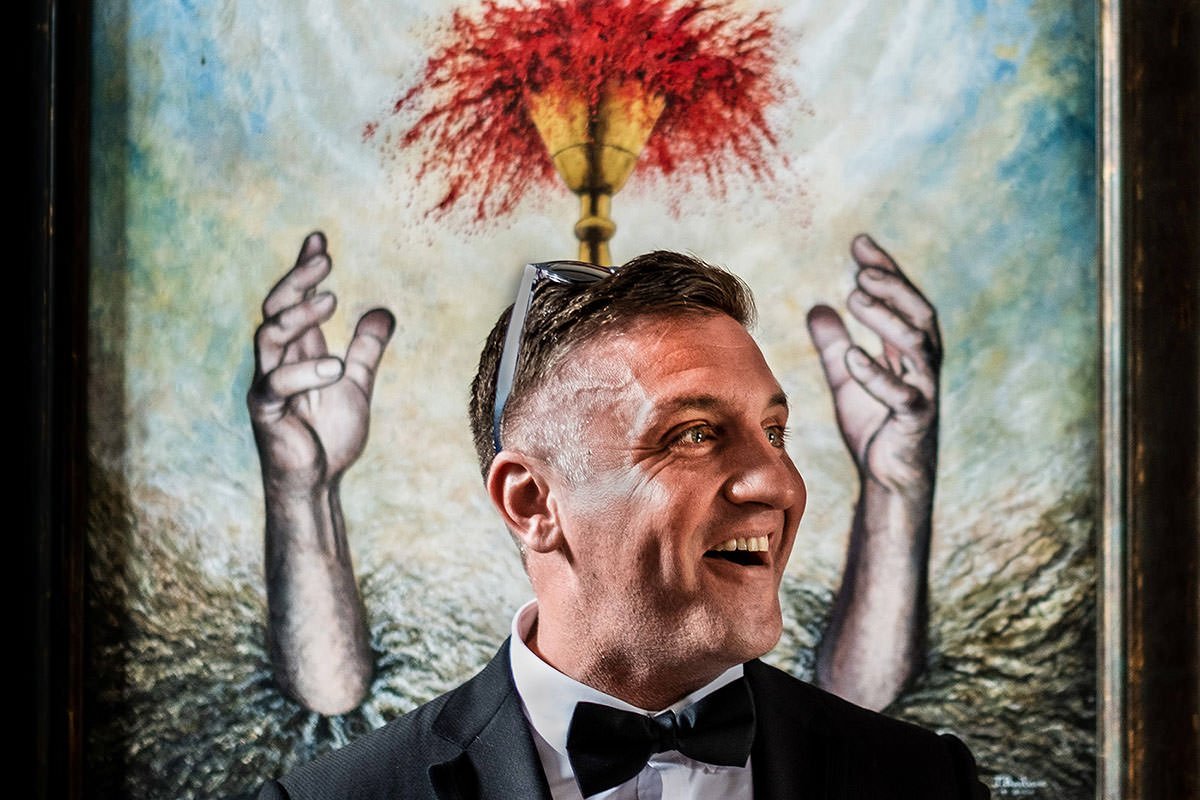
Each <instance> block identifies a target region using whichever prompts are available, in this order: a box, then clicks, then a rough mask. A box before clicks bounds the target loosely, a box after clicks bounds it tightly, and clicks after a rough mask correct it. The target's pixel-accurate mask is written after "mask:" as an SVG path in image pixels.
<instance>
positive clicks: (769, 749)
mask: <svg viewBox="0 0 1200 800" xmlns="http://www.w3.org/2000/svg"><path fill="white" fill-rule="evenodd" d="M746 680H747V682H749V684H750V690H751V691H752V692H753V693H754V713H755V719H756V723H755V732H754V747H753V750H752V751H751V756H750V758H751V760H750V763H751V765H752V766H753V768H754V798H755V800H810V799H811V800H827V798H837V797H842V796H843V793H842V788H844V786H845V779H846V770H847V769H848V767H849V764H848V763H847V754H846V753H845V751H844V748H841V747H839V746H837V745H836V744H835V741H836V740H835V739H831V738H830V737H829V736H828V735H827V733H826V732H825V726H824V725H823V724H822V722H821V717H822V716H823V711H822V708H821V705H820V703H819V702H816V701H815V694H816V692H817V690H815V689H813V688H812V687H810V686H809V685H808V684H805V683H803V682H801V681H799V680H797V679H795V678H793V677H791V676H790V675H787V674H785V673H783V672H780V671H779V670H777V669H775V668H774V667H769V666H767V665H766V664H763V663H762V662H761V661H757V660H756V661H750V662H748V663H747V664H746Z"/></svg>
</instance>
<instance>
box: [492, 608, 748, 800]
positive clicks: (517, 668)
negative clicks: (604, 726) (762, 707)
mask: <svg viewBox="0 0 1200 800" xmlns="http://www.w3.org/2000/svg"><path fill="white" fill-rule="evenodd" d="M536 619H537V602H536V601H532V600H531V601H530V602H528V603H526V604H525V605H524V606H522V607H521V609H520V610H519V611H517V613H516V615H515V616H514V617H513V622H512V642H511V644H510V645H509V657H510V659H511V662H512V674H513V682H514V683H515V684H516V687H517V694H519V695H520V697H521V707H522V709H523V710H524V712H525V718H526V719H527V720H529V727H530V728H531V729H532V732H533V743H534V745H535V746H536V747H537V751H538V756H539V757H540V758H541V760H542V768H543V770H545V773H546V780H547V782H548V783H549V784H550V796H551V797H553V798H554V800H583V795H582V793H581V792H580V791H579V786H578V784H576V783H575V773H574V771H573V770H572V769H571V762H570V760H568V758H567V728H568V727H570V724H571V715H572V714H573V713H574V711H575V704H576V703H578V702H580V701H582V700H586V701H588V702H590V703H600V704H602V705H606V706H612V707H614V708H619V709H622V710H625V711H632V712H635V713H638V714H646V715H650V716H653V715H654V714H661V713H662V712H663V711H667V710H668V709H669V710H671V711H676V712H678V711H680V710H681V709H683V708H685V707H686V706H688V705H690V704H691V703H694V702H696V701H697V700H699V699H700V698H702V697H704V696H705V695H707V694H709V693H710V692H714V691H716V690H717V689H720V688H721V687H722V686H724V685H726V684H727V683H730V682H732V681H735V680H737V679H738V678H740V677H742V665H741V664H738V665H737V666H736V667H731V668H730V669H728V670H726V671H725V672H723V673H721V675H719V676H718V677H717V679H716V680H714V681H713V682H712V683H709V684H708V685H706V686H704V687H702V688H700V689H697V690H696V691H694V692H692V693H691V694H689V695H688V696H687V697H684V698H683V699H682V700H680V701H679V702H677V703H675V704H673V705H671V706H669V707H668V708H664V709H659V710H658V711H647V710H646V709H642V708H637V707H636V706H631V705H630V704H629V703H626V702H624V701H623V700H618V699H617V698H615V697H611V696H609V695H607V694H605V693H604V692H601V691H599V690H598V689H593V688H592V687H590V686H587V685H585V684H582V683H580V682H579V681H576V680H573V679H571V678H568V677H567V676H566V675H564V674H562V673H561V672H559V671H558V670H556V669H555V668H554V667H552V666H550V665H549V664H547V663H546V662H545V661H542V660H541V659H540V658H538V657H537V656H536V655H534V653H533V651H532V650H530V649H529V647H528V645H526V643H525V640H526V639H527V638H528V637H529V633H530V631H531V630H533V623H534V621H535V620H536ZM753 794H754V785H753V781H752V780H751V772H750V762H749V761H748V760H747V762H746V766H744V767H722V766H717V765H715V764H705V763H703V762H700V761H694V760H692V759H690V758H688V757H687V756H685V755H683V754H682V753H680V752H679V751H677V750H671V751H668V752H666V753H657V754H655V755H653V756H651V757H650V761H649V762H648V763H647V764H646V766H645V767H644V768H643V769H642V771H641V772H639V773H638V774H637V775H635V776H633V777H632V778H630V779H629V780H627V781H626V782H625V783H622V784H621V785H619V786H615V787H613V788H612V789H608V790H606V791H603V792H599V793H597V794H594V795H591V796H590V797H591V800H712V799H713V798H722V800H725V799H726V798H728V800H737V798H745V800H750V798H752V797H753Z"/></svg>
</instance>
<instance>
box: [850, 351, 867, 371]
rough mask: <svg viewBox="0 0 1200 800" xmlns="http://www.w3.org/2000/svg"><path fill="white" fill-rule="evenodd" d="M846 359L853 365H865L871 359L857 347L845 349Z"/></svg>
mask: <svg viewBox="0 0 1200 800" xmlns="http://www.w3.org/2000/svg"><path fill="white" fill-rule="evenodd" d="M846 360H847V361H849V362H850V364H851V365H852V366H855V367H866V366H867V365H869V364H870V363H871V360H870V359H869V358H867V354H866V353H864V352H863V351H862V350H858V349H853V350H849V351H847V353H846Z"/></svg>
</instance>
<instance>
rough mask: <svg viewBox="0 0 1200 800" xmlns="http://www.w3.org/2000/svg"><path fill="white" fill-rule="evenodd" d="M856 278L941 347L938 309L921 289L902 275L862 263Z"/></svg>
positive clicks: (859, 283)
mask: <svg viewBox="0 0 1200 800" xmlns="http://www.w3.org/2000/svg"><path fill="white" fill-rule="evenodd" d="M857 282H858V288H859V289H861V290H862V291H864V292H866V293H867V294H869V295H870V296H871V297H872V298H874V299H875V300H876V301H879V302H883V303H886V304H887V305H889V306H891V307H892V309H893V310H895V311H896V313H898V314H900V315H901V316H902V317H904V318H905V319H907V320H908V321H909V323H911V324H912V325H913V327H915V328H919V329H921V330H922V331H924V332H925V333H926V334H927V335H928V336H929V338H930V340H931V341H933V342H934V343H935V344H937V345H938V346H939V348H940V346H941V337H940V335H939V334H938V324H937V312H936V311H934V308H933V306H932V305H931V304H930V302H929V301H928V300H927V299H925V296H924V295H923V294H921V292H920V290H919V289H917V287H916V286H913V285H912V283H910V282H909V281H908V280H906V279H905V278H904V276H902V275H898V274H897V273H894V272H888V271H887V270H883V269H880V268H878V267H865V268H863V269H862V270H860V271H859V273H858V277H857Z"/></svg>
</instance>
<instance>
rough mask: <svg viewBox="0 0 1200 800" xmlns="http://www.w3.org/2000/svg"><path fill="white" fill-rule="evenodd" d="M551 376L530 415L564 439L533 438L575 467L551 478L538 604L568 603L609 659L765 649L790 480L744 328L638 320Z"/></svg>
mask: <svg viewBox="0 0 1200 800" xmlns="http://www.w3.org/2000/svg"><path fill="white" fill-rule="evenodd" d="M561 378H562V380H561V381H560V382H556V383H557V386H556V388H555V390H553V391H550V392H547V395H548V396H547V397H546V398H545V400H546V401H548V403H547V405H545V406H541V407H540V408H539V411H540V412H541V413H543V414H550V415H555V414H557V415H560V416H566V417H567V420H565V421H564V424H555V425H549V426H547V428H546V431H547V433H549V432H552V431H560V432H563V433H564V434H565V435H566V436H567V437H568V438H572V439H576V441H563V442H554V441H545V442H544V443H545V444H546V445H547V446H548V447H549V448H574V449H576V450H577V451H578V453H579V458H580V463H581V464H582V466H583V467H584V468H583V470H581V471H580V474H579V475H577V476H575V477H574V479H570V480H567V479H563V480H560V481H556V483H558V484H559V485H557V486H556V487H555V488H556V492H557V494H556V495H555V498H556V503H557V509H558V513H559V519H560V520H561V525H562V530H563V536H564V539H565V548H566V552H565V553H564V555H565V559H564V562H565V563H566V564H567V565H568V569H567V573H566V576H565V577H564V576H561V575H560V576H559V577H557V578H556V579H555V580H554V581H552V582H547V583H548V584H549V585H543V586H540V587H536V588H538V595H539V600H540V601H542V602H543V604H544V603H545V602H546V601H548V600H551V599H552V598H551V597H549V596H546V595H547V593H550V594H553V595H554V598H556V599H561V600H563V601H565V602H567V603H574V604H576V606H577V608H576V611H577V613H579V614H580V615H581V618H586V620H587V625H586V628H587V630H586V632H585V631H580V636H581V639H583V640H585V641H586V644H587V646H590V647H596V648H598V649H599V651H600V652H603V653H604V656H605V657H606V658H609V659H612V660H614V661H616V662H620V661H621V660H622V659H629V660H630V664H634V663H637V662H638V661H643V660H644V659H647V658H649V659H660V660H661V659H663V658H665V659H666V661H665V662H664V663H670V661H671V659H672V657H678V659H679V665H680V666H681V667H694V668H697V669H699V670H703V671H708V672H714V671H719V670H721V669H725V668H727V667H728V666H731V665H732V664H735V663H740V662H742V661H745V660H747V659H749V658H754V657H757V656H759V655H762V654H763V653H765V652H766V651H768V650H769V649H771V648H772V647H773V646H774V645H775V643H776V642H777V641H778V639H779V635H780V632H781V626H782V622H781V614H780V607H779V583H780V580H781V578H782V575H783V569H784V566H785V564H786V563H787V559H788V556H789V554H790V553H791V549H792V544H793V541H794V539H795V534H796V528H797V526H798V525H799V523H800V516H801V514H802V513H803V511H804V503H805V488H804V482H803V480H802V479H801V477H800V473H799V472H798V471H797V470H796V467H795V465H793V464H792V460H791V458H790V457H789V456H788V454H787V451H786V450H785V449H784V446H783V436H784V430H785V426H786V425H787V419H788V409H787V405H786V399H785V398H784V395H783V392H782V391H781V389H780V387H779V383H778V382H777V381H776V380H775V377H774V375H772V373H771V370H770V369H769V368H768V367H767V364H766V361H765V360H764V359H763V356H762V353H761V352H760V351H759V349H758V346H757V345H756V344H755V343H754V341H753V340H752V339H751V338H750V336H749V334H748V333H747V332H746V331H745V329H743V328H742V326H741V325H739V324H738V323H737V322H736V321H734V320H733V319H732V318H730V317H728V316H725V315H709V316H694V315H693V316H685V317H672V318H665V319H664V318H647V319H644V320H640V321H637V322H636V323H635V324H634V325H633V326H632V327H631V328H630V329H628V330H626V331H623V332H621V333H619V334H610V335H607V336H605V337H603V338H601V339H600V340H598V341H596V342H594V343H589V344H586V345H584V346H582V347H580V348H579V350H578V351H577V352H576V353H575V354H574V355H573V356H572V358H571V360H570V365H569V366H568V367H567V368H566V369H565V370H564V371H563V374H562V376H561ZM726 547H733V548H738V549H733V550H725V549H724V548H726Z"/></svg>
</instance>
